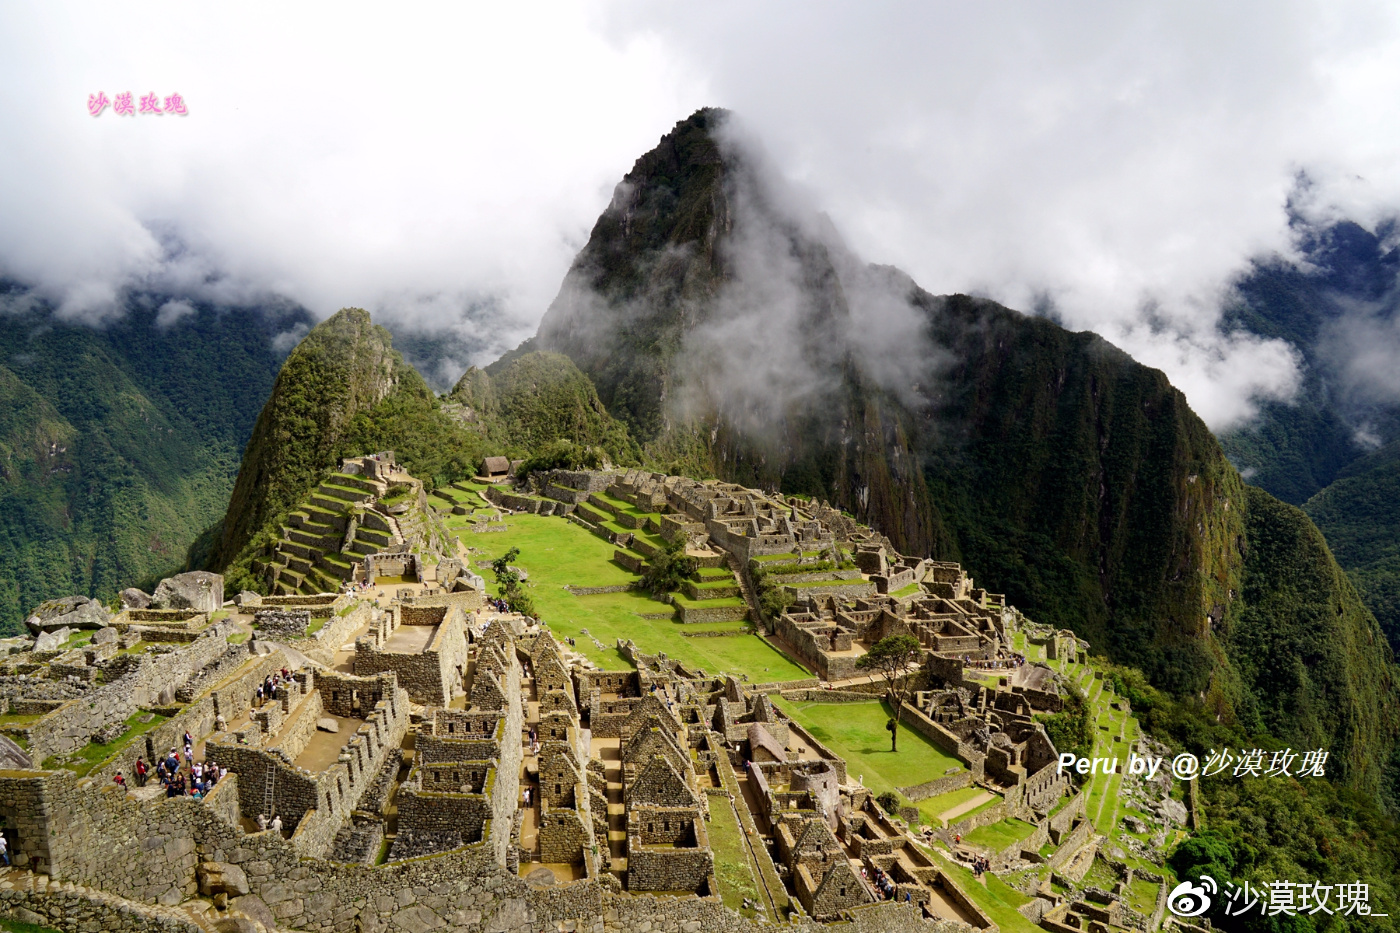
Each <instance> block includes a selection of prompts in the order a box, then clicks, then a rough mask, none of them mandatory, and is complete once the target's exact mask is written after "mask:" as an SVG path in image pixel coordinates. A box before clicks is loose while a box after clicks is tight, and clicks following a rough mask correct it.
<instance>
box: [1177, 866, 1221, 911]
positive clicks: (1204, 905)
mask: <svg viewBox="0 0 1400 933" xmlns="http://www.w3.org/2000/svg"><path fill="white" fill-rule="evenodd" d="M1197 880H1198V881H1199V882H1200V883H1199V884H1192V883H1191V882H1190V881H1183V882H1181V884H1179V885H1177V886H1176V887H1174V888H1172V893H1171V894H1168V895H1167V909H1168V910H1170V911H1171V912H1172V913H1174V914H1176V915H1177V916H1178V917H1199V916H1200V915H1201V914H1203V913H1205V912H1206V911H1207V910H1210V896H1211V895H1212V894H1214V893H1216V891H1217V890H1218V887H1217V885H1216V883H1215V879H1214V878H1212V877H1211V876H1210V875H1202V876H1201V877H1200V878H1199V879H1197Z"/></svg>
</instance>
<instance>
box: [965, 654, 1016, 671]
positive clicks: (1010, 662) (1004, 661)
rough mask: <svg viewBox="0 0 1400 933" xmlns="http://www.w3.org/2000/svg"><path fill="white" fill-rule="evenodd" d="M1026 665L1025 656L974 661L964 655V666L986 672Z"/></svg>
mask: <svg viewBox="0 0 1400 933" xmlns="http://www.w3.org/2000/svg"><path fill="white" fill-rule="evenodd" d="M1025 663H1026V658H1025V656H1024V655H1019V654H1016V655H1012V656H1011V657H1009V658H992V659H991V660H985V661H984V660H973V659H972V657H971V656H969V655H966V654H965V655H963V664H966V665H969V666H971V667H975V668H978V669H979V670H984V671H995V670H1005V669H1006V668H1013V667H1021V666H1023V665H1024V664H1025Z"/></svg>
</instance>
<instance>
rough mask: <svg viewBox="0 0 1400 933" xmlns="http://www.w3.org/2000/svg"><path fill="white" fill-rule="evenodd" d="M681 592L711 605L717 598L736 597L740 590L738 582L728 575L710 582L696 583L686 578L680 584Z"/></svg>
mask: <svg viewBox="0 0 1400 933" xmlns="http://www.w3.org/2000/svg"><path fill="white" fill-rule="evenodd" d="M682 592H683V593H684V594H685V595H686V596H687V597H688V598H690V599H692V600H696V601H702V602H704V603H705V604H706V605H713V604H714V603H715V602H716V601H718V600H721V599H729V598H731V597H736V596H738V595H739V594H740V593H741V592H742V591H741V590H740V589H739V582H738V581H737V580H735V579H734V578H733V577H730V578H729V579H728V580H716V581H713V582H710V583H696V582H695V581H694V580H687V581H685V583H684V584H683V585H682Z"/></svg>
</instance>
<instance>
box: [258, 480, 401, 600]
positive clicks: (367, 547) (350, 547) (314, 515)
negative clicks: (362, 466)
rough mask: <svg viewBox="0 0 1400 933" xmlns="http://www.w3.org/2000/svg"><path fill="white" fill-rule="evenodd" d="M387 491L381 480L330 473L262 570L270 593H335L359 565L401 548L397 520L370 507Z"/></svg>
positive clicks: (293, 518) (285, 530) (290, 519)
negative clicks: (372, 557)
mask: <svg viewBox="0 0 1400 933" xmlns="http://www.w3.org/2000/svg"><path fill="white" fill-rule="evenodd" d="M386 489H387V484H386V483H384V482H383V481H381V480H376V479H370V478H367V477H364V476H356V475H352V474H348V473H333V474H331V475H330V476H329V477H327V478H326V479H325V480H324V481H323V482H322V483H321V484H320V485H319V486H317V487H316V489H315V490H314V491H312V493H311V494H310V495H309V496H307V497H306V499H304V500H303V501H302V502H300V503H298V505H297V508H296V509H295V510H293V511H292V513H291V514H290V515H289V516H288V517H287V524H286V525H284V526H282V529H281V535H280V537H279V538H278V540H277V541H276V543H275V544H274V545H273V553H272V555H271V556H270V558H269V560H268V561H267V562H266V563H265V564H264V566H263V568H262V571H261V572H262V573H263V575H264V576H265V578H266V579H267V581H268V585H269V586H270V587H271V589H272V592H273V593H275V594H277V595H292V594H304V595H312V594H315V593H334V592H336V591H337V590H339V589H340V586H341V584H342V583H343V582H345V581H346V580H349V579H350V577H351V574H352V573H353V572H354V569H355V564H356V563H357V562H359V561H361V560H363V559H364V558H365V557H367V556H369V555H370V554H378V553H379V552H380V551H384V550H387V549H389V548H391V547H393V546H395V545H400V544H402V543H403V541H404V539H403V535H402V533H401V531H400V529H399V524H398V522H397V521H396V520H395V519H394V518H393V517H391V516H388V515H384V514H381V513H380V512H377V511H375V510H374V509H373V508H371V507H370V506H371V503H372V501H373V500H374V499H376V498H378V497H380V496H383V495H384V493H385V491H386Z"/></svg>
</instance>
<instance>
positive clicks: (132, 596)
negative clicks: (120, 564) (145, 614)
mask: <svg viewBox="0 0 1400 933" xmlns="http://www.w3.org/2000/svg"><path fill="white" fill-rule="evenodd" d="M117 596H118V598H120V599H121V601H122V608H123V609H149V608H151V595H150V594H149V593H147V592H145V591H144V590H138V589H137V588H136V587H134V586H128V587H127V588H126V589H124V590H122V591H121V592H120V593H118V594H117Z"/></svg>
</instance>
